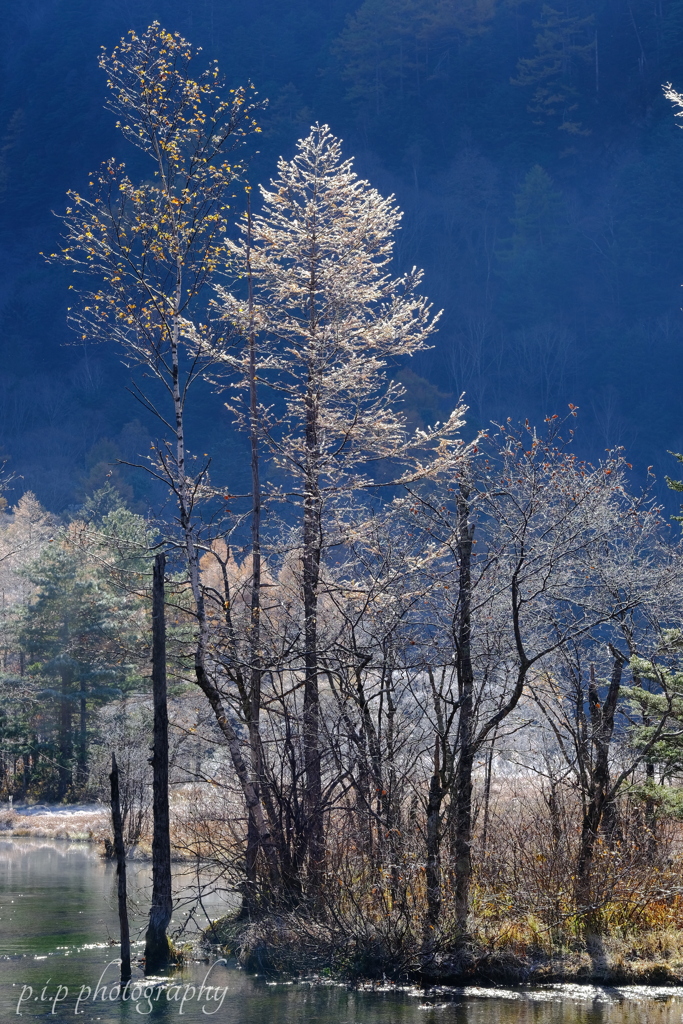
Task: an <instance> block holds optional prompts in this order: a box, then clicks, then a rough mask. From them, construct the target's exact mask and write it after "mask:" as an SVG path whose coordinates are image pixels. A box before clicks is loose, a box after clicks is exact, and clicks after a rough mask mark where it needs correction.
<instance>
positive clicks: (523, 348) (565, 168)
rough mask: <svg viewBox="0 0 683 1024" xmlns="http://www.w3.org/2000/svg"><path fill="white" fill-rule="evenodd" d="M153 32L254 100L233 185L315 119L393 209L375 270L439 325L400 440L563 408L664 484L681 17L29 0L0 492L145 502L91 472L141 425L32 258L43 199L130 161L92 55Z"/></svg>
mask: <svg viewBox="0 0 683 1024" xmlns="http://www.w3.org/2000/svg"><path fill="white" fill-rule="evenodd" d="M155 18H156V19H159V20H160V21H161V22H162V24H163V25H164V26H165V27H167V28H169V29H171V30H174V31H175V30H178V31H180V32H182V33H183V34H184V35H185V36H187V37H188V38H189V39H190V40H191V41H192V42H194V43H195V44H198V45H201V46H202V47H203V48H204V53H205V55H206V56H207V58H216V59H218V60H219V62H220V65H221V67H222V68H223V69H224V71H225V72H226V74H227V76H228V79H229V81H230V83H231V84H241V83H244V82H246V80H247V79H251V80H252V81H253V82H254V83H255V85H256V87H257V88H258V90H259V93H260V95H261V96H262V97H268V99H269V101H270V102H269V106H268V109H267V111H266V112H265V113H264V114H263V115H262V118H261V121H262V124H263V129H264V130H263V134H262V135H261V136H259V147H258V148H259V152H258V153H256V152H254V151H253V150H252V153H251V156H250V158H249V159H250V165H251V166H250V168H249V172H248V173H249V177H250V179H251V180H252V181H253V182H258V181H268V179H269V178H270V177H271V176H272V174H273V173H274V169H275V162H276V159H277V157H278V156H279V155H280V154H282V155H284V156H286V157H288V158H289V157H290V156H291V154H292V152H293V148H294V142H295V140H296V138H297V137H298V136H300V135H302V134H305V132H306V131H307V129H308V126H309V124H310V123H311V122H312V121H314V120H320V121H321V122H327V123H329V124H330V125H331V127H332V130H333V131H334V132H335V133H336V134H338V135H341V136H342V137H343V138H344V140H345V150H346V153H347V154H348V155H352V154H355V155H356V157H357V167H358V170H359V171H360V172H361V173H362V174H363V175H366V176H368V177H369V178H370V179H371V181H372V183H373V184H374V185H375V186H376V187H378V188H379V189H380V190H381V191H383V192H385V193H387V192H395V193H396V195H397V198H398V201H399V203H400V205H401V206H402V208H403V209H404V210H405V217H404V220H403V228H402V231H401V233H400V237H399V243H398V248H397V266H398V267H400V268H403V269H405V268H407V267H409V266H411V265H412V264H417V265H421V266H424V267H425V269H426V283H425V288H426V291H427V293H428V294H429V295H430V296H431V298H432V299H433V301H434V303H435V305H436V307H437V308H439V307H442V306H443V307H444V309H445V314H444V317H443V319H442V323H441V328H440V331H439V333H438V335H437V336H436V342H435V347H434V349H433V350H432V351H431V352H429V353H426V354H424V355H421V356H419V357H417V358H416V359H414V360H413V361H412V362H411V363H410V364H409V365H408V364H406V365H397V366H396V368H395V372H396V374H397V375H399V376H400V378H401V380H402V381H403V383H404V384H406V385H407V387H408V402H409V404H410V413H411V416H412V418H413V419H414V421H415V422H416V423H420V422H423V423H426V422H433V421H434V420H435V419H438V418H441V417H443V415H444V413H447V412H448V411H449V409H450V408H451V407H452V406H453V405H454V404H455V399H456V398H457V396H458V395H459V393H460V392H461V391H465V392H466V401H467V402H468V404H469V405H470V410H471V411H470V413H469V423H468V429H471V430H472V431H474V430H476V429H477V428H479V427H482V426H485V425H487V424H488V422H489V421H490V420H491V419H496V418H498V419H500V418H504V417H508V416H511V417H513V419H518V418H524V417H529V419H531V420H535V421H539V420H541V419H542V418H543V417H544V416H546V415H548V414H552V413H555V412H557V413H560V414H562V413H563V412H565V411H566V408H567V403H569V402H573V403H574V404H575V405H578V406H579V407H580V410H581V412H580V416H579V419H578V427H577V434H578V436H577V443H578V446H579V449H580V452H581V454H582V455H583V456H587V457H589V458H598V457H600V455H601V454H602V452H603V451H604V449H605V448H606V447H607V446H608V445H614V444H623V445H625V446H626V449H627V453H628V458H629V459H630V460H631V461H632V462H633V463H634V465H635V466H636V467H637V468H639V470H640V471H641V473H642V475H643V476H644V474H645V471H646V467H647V466H648V464H650V463H651V464H653V466H654V470H655V472H656V473H657V475H658V476H659V477H662V476H663V474H665V473H667V472H674V473H675V463H673V460H672V459H671V457H670V456H669V455H668V454H667V450H669V449H673V450H680V449H681V448H683V427H682V422H683V421H682V418H681V387H680V380H681V370H683V367H682V366H681V360H682V359H683V346H682V345H681V340H682V335H683V314H682V313H681V308H680V307H681V292H680V286H681V282H683V248H682V247H681V244H680V243H681V238H682V237H683V134H681V132H680V129H679V128H678V126H677V124H676V122H675V119H674V113H673V110H672V107H671V104H670V103H669V102H668V101H667V100H666V99H665V98H664V97H663V95H662V89H661V86H662V83H664V82H669V81H670V82H672V83H673V86H674V88H677V89H679V90H680V89H682V88H683V0H632V2H629V0H568V2H566V3H563V4H560V3H559V2H558V3H552V4H545V3H542V2H540V0H364V2H362V3H360V4H359V3H358V0H335V2H331V0H317V2H315V3H313V2H312V0H289V2H288V3H286V4H283V3H280V2H276V0H252V2H251V3H250V4H248V5H247V4H237V3H234V2H230V0H223V2H219V0H194V2H189V3H188V2H182V0H156V2H151V0H137V2H136V3H135V4H132V3H128V2H125V0H116V2H112V0H104V2H101V3H97V4H93V3H91V2H86V0H36V2H34V3H31V4H19V3H16V2H14V3H10V4H7V5H6V6H5V8H4V13H3V30H4V46H3V48H2V54H1V55H0V60H1V61H2V94H1V99H0V223H1V227H0V260H1V266H2V274H1V276H0V325H1V327H0V347H1V351H2V355H1V360H0V365H1V366H2V373H1V374H0V389H1V396H0V443H1V444H2V449H3V452H4V453H5V454H6V455H9V456H10V467H11V468H12V469H13V470H14V471H15V472H16V473H19V474H21V475H22V477H23V479H21V480H19V481H18V482H17V486H16V491H17V496H18V494H20V493H23V491H25V490H26V489H28V488H30V489H31V490H33V491H34V492H35V493H36V495H37V496H38V498H39V499H40V500H41V501H42V502H43V504H44V505H46V506H47V507H48V508H50V509H52V510H53V511H55V512H62V511H65V510H67V509H69V508H73V507H74V506H78V505H80V504H81V502H82V501H83V499H84V496H85V495H86V494H88V493H91V492H92V491H93V490H94V489H96V488H97V487H99V486H101V484H102V483H103V481H104V480H105V479H106V478H107V474H112V473H113V482H114V483H116V484H117V486H118V488H119V490H120V492H121V493H122V495H123V497H124V498H126V499H127V500H128V501H129V502H130V503H131V505H132V507H133V508H134V509H135V510H136V511H140V512H142V511H144V510H145V509H146V508H147V507H148V505H149V504H150V502H152V501H153V500H154V495H153V494H152V492H151V491H149V490H146V488H149V487H150V483H149V481H148V480H146V479H145V476H146V475H145V474H136V473H135V472H134V471H133V470H130V471H129V470H127V469H126V468H125V467H120V466H119V467H118V468H116V467H114V468H113V469H112V464H115V463H116V460H117V459H123V460H127V459H130V458H132V457H134V456H135V455H137V454H138V453H139V452H141V451H144V450H146V449H148V448H149V440H150V437H149V434H148V430H152V429H154V428H153V427H152V425H151V424H149V423H148V422H146V421H145V417H144V414H143V413H142V411H141V410H140V408H139V407H137V406H136V403H135V401H134V399H133V398H132V397H131V396H128V395H126V393H125V390H124V389H125V386H126V381H127V377H128V374H127V371H126V369H125V368H123V367H121V366H120V365H119V362H118V357H117V355H116V353H115V352H114V351H112V352H107V351H106V350H105V349H104V348H103V347H97V346H91V345H87V346H85V347H80V346H78V345H74V344H73V337H72V336H71V333H70V331H69V329H68V327H67V325H66V306H67V304H68V292H67V286H68V283H69V282H68V275H67V274H66V271H64V270H63V269H59V268H55V267H54V266H48V265H47V264H46V263H45V262H44V259H43V257H42V256H41V255H40V253H41V251H42V252H46V253H47V252H50V251H53V250H54V248H55V247H56V246H57V245H58V239H59V235H60V230H61V227H60V221H59V220H58V219H57V218H56V217H54V216H53V213H60V212H62V211H63V210H64V207H65V192H66V190H67V189H68V188H76V189H82V188H84V187H85V186H86V185H87V180H88V178H87V175H88V172H89V171H91V170H93V169H95V168H96V167H97V166H98V165H99V163H100V162H101V161H102V160H104V159H105V158H107V157H109V156H115V157H118V158H121V159H124V160H127V161H129V163H130V156H131V154H130V150H129V149H128V148H126V150H125V151H124V143H123V142H122V140H121V138H120V136H119V134H118V133H117V131H116V129H115V125H114V118H113V117H112V116H111V115H110V114H109V113H107V112H106V111H105V110H104V109H103V104H104V100H105V92H106V85H105V81H104V76H103V74H102V72H101V71H100V70H99V69H98V67H97V55H98V53H99V48H100V46H105V47H107V48H111V46H112V45H113V44H114V43H115V42H116V40H117V39H118V38H119V37H120V36H121V35H122V34H124V33H125V32H126V31H127V30H128V29H130V28H135V29H137V30H140V29H143V28H144V27H145V26H146V25H147V24H149V22H150V21H152V20H153V19H155ZM133 159H135V156H134V155H133ZM141 166H142V165H141ZM131 172H132V173H133V174H134V175H135V173H136V169H135V168H133V167H132V165H131ZM69 345H71V347H66V346H69ZM199 404H200V407H201V409H202V412H201V417H202V418H201V420H197V421H195V422H194V423H193V427H194V430H195V431H196V434H197V436H198V435H199V432H200V431H201V436H202V447H204V446H206V447H207V450H208V449H209V448H210V450H211V451H212V453H213V454H214V457H215V460H216V462H215V469H214V474H217V475H219V476H221V475H222V474H225V473H228V472H230V473H231V474H232V477H231V479H233V481H234V476H235V472H236V470H235V467H236V466H240V465H241V464H242V463H243V462H244V461H245V460H243V459H242V458H241V452H242V447H243V444H244V441H243V440H242V439H240V438H238V436H237V435H236V433H235V432H234V431H233V428H232V427H231V424H230V420H229V416H228V413H227V412H226V411H225V410H224V409H223V406H222V399H221V398H220V397H219V396H213V397H211V398H210V399H209V397H208V396H207V401H206V402H204V403H199ZM239 472H240V473H241V472H242V471H241V470H239ZM663 490H664V488H663ZM670 500H672V499H670Z"/></svg>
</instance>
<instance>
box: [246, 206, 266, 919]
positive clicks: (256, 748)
mask: <svg viewBox="0 0 683 1024" xmlns="http://www.w3.org/2000/svg"><path fill="white" fill-rule="evenodd" d="M247 223H248V233H247V278H248V287H249V317H250V331H249V339H248V348H249V442H250V447H251V492H252V510H251V609H250V612H251V614H250V622H249V656H250V662H251V664H250V678H249V694H248V707H246V708H245V709H244V710H245V715H246V718H247V723H248V728H249V740H250V747H251V772H252V780H253V785H254V787H255V789H256V791H257V793H258V794H259V795H260V794H261V791H262V788H263V785H264V778H263V756H262V750H261V729H260V718H261V678H262V674H263V672H262V655H261V477H260V459H259V435H258V423H259V412H258V392H257V380H256V333H255V330H254V324H253V311H254V282H253V277H252V268H251V202H250V201H249V200H248V201H247ZM247 814H248V820H247V850H246V858H245V868H246V872H245V873H246V884H245V886H244V890H243V904H242V910H243V912H245V913H247V914H253V913H254V912H256V911H257V909H258V903H259V898H258V891H257V890H258V852H259V847H260V839H261V837H260V835H259V830H258V827H257V824H256V819H255V817H254V809H253V808H249V810H248V812H247Z"/></svg>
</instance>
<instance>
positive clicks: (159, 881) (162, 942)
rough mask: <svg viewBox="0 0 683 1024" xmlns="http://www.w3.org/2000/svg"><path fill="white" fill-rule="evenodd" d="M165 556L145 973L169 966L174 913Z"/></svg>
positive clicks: (159, 562) (156, 631)
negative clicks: (167, 700) (169, 929)
mask: <svg viewBox="0 0 683 1024" xmlns="http://www.w3.org/2000/svg"><path fill="white" fill-rule="evenodd" d="M165 567H166V558H165V556H164V555H163V554H158V555H157V556H156V558H155V559H154V576H153V585H152V689H153V694H154V746H153V755H152V759H151V760H152V767H153V771H154V777H153V793H154V803H153V812H154V837H153V839H152V906H151V908H150V911H149V927H148V928H147V935H146V937H145V974H155V973H157V972H159V971H163V970H165V969H166V968H167V967H168V964H169V961H170V955H171V949H170V944H169V941H168V936H167V935H166V929H167V928H168V925H169V922H170V920H171V914H172V912H173V895H172V892H171V834H170V820H169V807H168V706H167V702H166V617H165V613H164V570H165Z"/></svg>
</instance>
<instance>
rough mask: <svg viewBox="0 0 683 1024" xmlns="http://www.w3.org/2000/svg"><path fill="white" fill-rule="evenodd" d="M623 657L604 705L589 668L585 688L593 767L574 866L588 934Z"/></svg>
mask: <svg viewBox="0 0 683 1024" xmlns="http://www.w3.org/2000/svg"><path fill="white" fill-rule="evenodd" d="M625 660H626V659H625V658H624V657H623V656H622V655H621V654H620V653H619V652H618V651H617V652H615V654H614V662H613V665H612V678H611V680H610V686H609V690H608V693H607V697H606V698H605V702H604V704H602V705H601V704H600V699H599V694H598V688H597V684H596V681H595V668H594V666H593V665H591V668H590V672H591V678H590V682H589V685H588V706H589V709H590V716H591V740H592V743H593V748H594V752H595V753H594V757H595V761H594V767H593V771H592V773H591V784H590V793H589V800H588V804H587V806H586V811H585V814H584V816H583V822H582V825H581V841H580V844H579V856H578V859H577V866H576V901H577V904H578V908H579V910H581V909H582V908H584V909H585V911H586V913H587V917H586V922H587V926H588V929H589V930H590V931H591V932H594V931H595V930H596V921H595V919H594V918H595V915H594V914H593V912H592V909H591V904H592V886H591V873H592V868H593V855H594V853H595V843H596V841H597V838H598V833H599V831H600V826H601V824H602V819H603V814H604V811H605V807H606V806H607V804H608V803H609V802H610V800H611V799H612V798H613V797H614V794H613V793H611V792H610V773H609V749H610V743H611V740H612V733H613V732H614V715H615V712H616V707H617V699H618V697H619V690H620V688H621V675H622V670H623V667H624V662H625Z"/></svg>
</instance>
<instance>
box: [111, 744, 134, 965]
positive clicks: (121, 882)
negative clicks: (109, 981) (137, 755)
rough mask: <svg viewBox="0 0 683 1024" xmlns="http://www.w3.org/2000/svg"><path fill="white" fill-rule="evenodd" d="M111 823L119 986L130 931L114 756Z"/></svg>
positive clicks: (128, 945) (128, 951)
mask: <svg viewBox="0 0 683 1024" xmlns="http://www.w3.org/2000/svg"><path fill="white" fill-rule="evenodd" d="M109 781H110V783H111V823H112V828H113V830H114V851H115V854H116V875H117V878H118V898H119V927H120V931H121V984H122V985H125V983H126V982H127V981H130V976H131V971H130V931H129V929H128V896H127V893H126V851H125V849H124V846H123V822H122V821H121V802H120V800H119V768H118V765H117V763H116V754H112V755H111V775H110V776H109Z"/></svg>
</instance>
